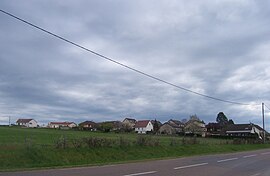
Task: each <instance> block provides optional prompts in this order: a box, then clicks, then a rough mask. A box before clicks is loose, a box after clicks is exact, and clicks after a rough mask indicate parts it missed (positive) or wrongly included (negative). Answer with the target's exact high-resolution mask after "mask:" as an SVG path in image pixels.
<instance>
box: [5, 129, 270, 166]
mask: <svg viewBox="0 0 270 176" xmlns="http://www.w3.org/2000/svg"><path fill="white" fill-rule="evenodd" d="M8 132H10V133H8ZM50 135H51V136H50ZM63 135H65V136H68V137H67V139H77V140H80V139H100V140H98V142H95V141H94V143H93V142H92V143H91V145H86V144H85V143H84V142H82V144H81V145H80V146H76V145H72V142H71V140H69V142H67V145H66V146H64V147H63V146H62V145H60V146H58V145H55V140H56V139H59V137H60V138H61V137H63ZM26 136H28V137H26ZM29 136H30V137H29ZM48 136H50V137H48ZM2 139H3V140H2ZM101 139H102V140H101ZM104 139H107V140H104ZM142 139H143V141H142ZM183 142H184V143H183ZM87 144H88V143H87ZM75 146H76V147H75ZM269 147H270V145H269V144H264V145H263V144H244V145H234V144H232V141H228V140H226V141H225V140H219V139H202V138H198V139H196V141H194V139H187V140H186V141H183V138H179V137H156V136H155V137H152V136H151V137H149V136H148V137H143V138H141V137H138V136H137V135H135V134H104V133H91V132H79V131H60V130H46V129H17V128H0V171H7V170H25V169H36V168H52V167H69V166H80V165H103V164H110V163H123V162H128V161H138V160H152V159H161V158H174V157H183V156H193V155H204V154H217V153H228V152H237V151H247V150H255V149H263V148H269Z"/></svg>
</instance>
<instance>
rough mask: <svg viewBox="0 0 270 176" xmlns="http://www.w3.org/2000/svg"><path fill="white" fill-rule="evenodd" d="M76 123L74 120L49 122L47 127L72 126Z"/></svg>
mask: <svg viewBox="0 0 270 176" xmlns="http://www.w3.org/2000/svg"><path fill="white" fill-rule="evenodd" d="M76 126H77V124H76V123H74V122H50V123H49V124H48V128H63V129H66V128H74V127H76Z"/></svg>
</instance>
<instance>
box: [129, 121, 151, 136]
mask: <svg viewBox="0 0 270 176" xmlns="http://www.w3.org/2000/svg"><path fill="white" fill-rule="evenodd" d="M134 128H135V132H136V133H139V134H146V133H148V132H151V131H153V124H152V123H151V121H150V120H140V121H137V123H136V124H135V126H134Z"/></svg>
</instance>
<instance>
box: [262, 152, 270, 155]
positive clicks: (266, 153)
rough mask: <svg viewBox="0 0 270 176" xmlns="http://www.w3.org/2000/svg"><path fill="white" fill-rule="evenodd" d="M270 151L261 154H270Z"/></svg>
mask: <svg viewBox="0 0 270 176" xmlns="http://www.w3.org/2000/svg"><path fill="white" fill-rule="evenodd" d="M269 154H270V152H265V153H261V155H269Z"/></svg>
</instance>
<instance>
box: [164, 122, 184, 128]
mask: <svg viewBox="0 0 270 176" xmlns="http://www.w3.org/2000/svg"><path fill="white" fill-rule="evenodd" d="M163 125H169V126H171V127H172V128H181V127H180V126H178V125H176V124H174V123H169V122H166V123H164V124H163ZM163 125H162V126H163Z"/></svg>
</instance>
